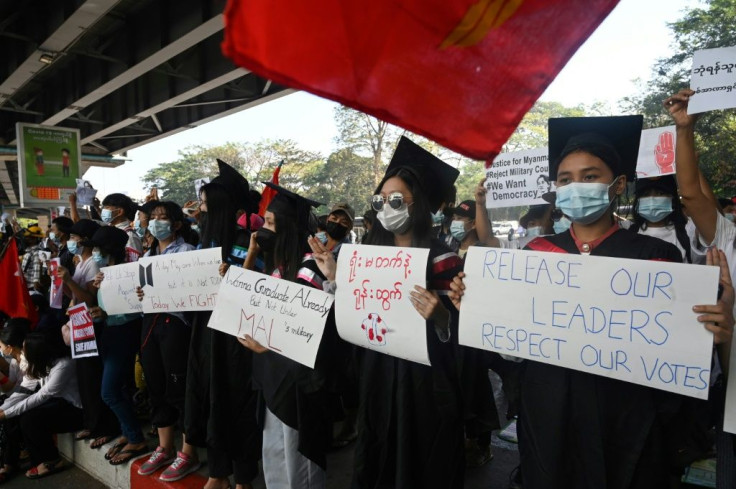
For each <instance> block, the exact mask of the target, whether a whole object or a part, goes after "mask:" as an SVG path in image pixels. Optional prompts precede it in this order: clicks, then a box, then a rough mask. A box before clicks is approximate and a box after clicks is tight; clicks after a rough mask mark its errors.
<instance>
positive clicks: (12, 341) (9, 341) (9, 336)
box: [0, 318, 31, 348]
mask: <svg viewBox="0 0 736 489" xmlns="http://www.w3.org/2000/svg"><path fill="white" fill-rule="evenodd" d="M29 331H31V322H30V321H29V320H28V319H26V318H12V319H9V320H8V322H7V323H5V327H4V328H3V329H1V330H0V341H2V342H3V343H5V344H6V345H8V346H13V347H15V348H23V341H24V340H25V339H26V335H27V334H28V333H29Z"/></svg>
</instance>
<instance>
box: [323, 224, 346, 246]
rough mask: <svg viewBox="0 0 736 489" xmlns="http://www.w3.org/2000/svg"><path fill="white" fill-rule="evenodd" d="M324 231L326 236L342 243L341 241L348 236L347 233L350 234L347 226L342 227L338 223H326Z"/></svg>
mask: <svg viewBox="0 0 736 489" xmlns="http://www.w3.org/2000/svg"><path fill="white" fill-rule="evenodd" d="M325 231H327V235H328V236H329V237H330V238H332V239H334V240H335V241H342V239H343V238H344V237H345V236H347V235H348V232H350V230H349V229H348V228H347V226H343V225H342V224H340V223H339V222H335V221H327V226H326V227H325Z"/></svg>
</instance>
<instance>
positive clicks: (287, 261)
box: [264, 208, 308, 282]
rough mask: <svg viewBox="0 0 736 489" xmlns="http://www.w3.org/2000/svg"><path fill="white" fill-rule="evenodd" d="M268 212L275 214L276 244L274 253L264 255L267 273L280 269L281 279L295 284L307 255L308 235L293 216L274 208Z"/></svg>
mask: <svg viewBox="0 0 736 489" xmlns="http://www.w3.org/2000/svg"><path fill="white" fill-rule="evenodd" d="M268 210H269V211H270V212H273V218H274V224H275V225H276V242H275V244H274V247H273V252H272V253H264V261H265V262H266V271H267V272H269V273H270V272H272V271H273V270H275V269H276V268H278V269H280V271H281V278H283V279H285V280H290V281H292V282H294V281H296V276H297V273H298V272H299V269H300V268H301V264H302V259H303V258H304V255H305V253H307V238H308V233H307V232H306V231H305V230H300V227H299V225H298V223H297V221H296V219H295V218H294V217H293V216H290V215H287V214H284V213H282V212H279V211H278V210H277V209H273V208H269V209H268ZM302 228H305V226H302Z"/></svg>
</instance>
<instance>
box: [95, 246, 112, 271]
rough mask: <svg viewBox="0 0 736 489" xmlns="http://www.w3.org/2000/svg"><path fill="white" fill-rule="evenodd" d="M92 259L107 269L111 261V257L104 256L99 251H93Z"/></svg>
mask: <svg viewBox="0 0 736 489" xmlns="http://www.w3.org/2000/svg"><path fill="white" fill-rule="evenodd" d="M92 259H93V260H94V261H95V263H97V264H98V265H99V266H101V267H106V266H107V264H108V263H109V261H110V257H109V256H102V253H101V252H100V250H98V249H94V250H92Z"/></svg>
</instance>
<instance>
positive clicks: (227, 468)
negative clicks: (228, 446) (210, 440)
mask: <svg viewBox="0 0 736 489" xmlns="http://www.w3.org/2000/svg"><path fill="white" fill-rule="evenodd" d="M207 469H208V470H209V475H210V477H213V478H215V479H225V478H227V477H230V475H233V478H234V479H235V484H250V483H251V482H252V481H253V479H255V478H256V477H257V476H258V461H257V460H232V459H231V458H230V455H228V454H227V452H225V451H222V450H218V449H216V448H212V447H209V446H208V447H207Z"/></svg>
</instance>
